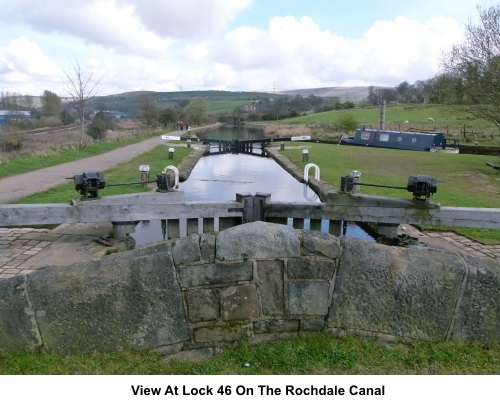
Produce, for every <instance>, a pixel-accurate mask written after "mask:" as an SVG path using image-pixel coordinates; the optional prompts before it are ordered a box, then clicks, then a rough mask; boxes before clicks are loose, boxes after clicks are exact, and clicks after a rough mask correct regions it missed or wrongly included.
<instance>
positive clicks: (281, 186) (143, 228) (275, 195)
mask: <svg viewBox="0 0 500 405" xmlns="http://www.w3.org/2000/svg"><path fill="white" fill-rule="evenodd" d="M228 139H229V138H228ZM250 139H252V138H250ZM253 139H255V138H253ZM179 190H181V191H183V192H184V195H185V198H186V201H234V200H235V199H236V193H250V194H255V193H257V192H260V193H269V194H271V200H272V201H280V202H294V201H296V202H309V203H311V204H317V203H319V198H318V196H317V195H316V193H314V192H313V191H312V190H311V189H310V188H309V187H307V186H306V185H304V184H302V183H300V182H298V181H297V180H296V179H295V178H293V176H291V175H290V174H289V173H288V172H286V171H285V170H284V169H283V168H282V167H281V166H279V165H278V164H277V163H276V162H275V161H274V160H273V159H271V158H266V157H260V156H255V155H247V154H222V155H208V156H205V157H203V158H201V159H200V161H199V162H198V163H197V165H196V166H195V168H194V169H193V171H192V172H191V175H190V176H189V178H188V180H187V181H186V182H184V183H181V184H180V187H179ZM289 223H290V224H291V220H290V221H289ZM308 226H309V224H308V221H305V227H306V228H308ZM322 230H323V231H324V232H327V230H328V222H327V221H323V224H322ZM132 236H133V237H134V238H135V240H136V241H137V243H139V244H141V243H148V242H155V241H159V240H162V237H163V236H162V233H161V225H160V221H151V222H149V223H143V222H141V223H140V224H138V225H137V227H136V232H135V233H134V234H133V235H132ZM347 236H350V237H355V238H362V239H368V240H373V238H372V237H371V236H370V235H368V234H367V233H366V232H365V231H364V230H363V229H361V228H360V227H358V226H357V225H356V224H349V225H348V227H347Z"/></svg>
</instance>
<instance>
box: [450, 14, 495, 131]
mask: <svg viewBox="0 0 500 405" xmlns="http://www.w3.org/2000/svg"><path fill="white" fill-rule="evenodd" d="M477 10H478V13H479V23H478V24H477V25H474V24H472V22H469V23H468V24H467V25H466V26H465V28H466V32H465V40H464V42H463V43H462V44H459V45H455V46H453V47H452V48H451V50H450V51H449V52H446V53H444V54H443V56H442V65H443V67H444V69H445V71H446V72H447V73H449V74H451V75H453V76H454V77H458V78H460V80H461V81H462V86H461V87H462V88H463V94H464V96H463V98H462V107H463V108H464V109H465V110H466V111H467V112H469V113H470V114H471V115H473V116H474V117H476V118H484V119H487V120H489V121H490V122H492V123H494V124H495V125H496V126H497V128H499V129H500V5H497V6H492V7H490V8H488V9H482V8H481V7H479V6H478V7H477Z"/></svg>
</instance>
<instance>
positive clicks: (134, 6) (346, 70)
mask: <svg viewBox="0 0 500 405" xmlns="http://www.w3.org/2000/svg"><path fill="white" fill-rule="evenodd" d="M256 1H257V0H206V1H205V0H203V1H202V0H183V1H182V2H181V1H178V2H177V1H166V0H89V1H81V0H44V1H43V2H40V1H38V0H16V1H12V2H8V3H7V4H5V5H4V6H5V8H4V10H3V11H4V12H2V14H1V15H0V24H1V23H3V26H4V28H2V29H0V35H1V36H2V37H4V38H8V39H6V40H4V41H3V43H5V45H4V46H3V47H0V86H2V88H3V89H5V90H9V91H29V89H38V90H37V91H36V92H34V93H35V94H37V93H39V92H40V91H43V90H44V89H45V88H47V89H50V90H51V91H56V92H59V91H60V89H61V82H62V79H63V74H62V70H61V67H60V66H62V67H63V68H64V69H65V70H66V71H67V70H68V69H71V61H72V60H74V59H75V58H78V59H79V62H80V63H81V65H82V66H83V67H84V68H85V69H87V70H88V71H93V72H94V73H95V76H96V77H103V82H102V84H103V92H104V93H106V94H112V93H118V92H122V91H129V90H155V91H173V90H178V89H179V87H180V86H182V87H183V88H184V89H186V90H187V89H189V90H191V89H210V88H213V89H228V90H261V91H272V90H273V89H274V86H276V88H277V90H285V89H293V88H310V87H325V86H338V85H397V84H399V83H400V82H402V81H404V80H407V81H409V82H414V81H416V80H421V79H427V78H429V77H431V76H432V75H434V74H435V73H437V71H438V69H439V56H440V52H441V49H447V48H449V46H450V45H451V43H457V42H460V40H461V36H462V32H461V27H460V25H459V23H458V22H456V21H455V20H453V19H452V18H444V17H438V16H435V17H431V18H428V19H426V20H421V21H416V20H412V19H411V18H409V17H403V16H400V17H397V18H393V19H391V20H387V21H376V22H374V23H373V24H372V25H371V26H370V27H368V28H367V30H366V31H365V33H364V35H363V36H361V37H358V38H349V37H345V36H340V35H338V34H336V33H335V31H334V28H333V27H330V30H326V29H324V28H322V27H321V26H320V25H318V23H317V19H316V20H315V19H314V18H312V17H306V16H302V17H297V16H282V17H274V18H270V19H269V20H268V21H267V26H261V27H264V28H257V25H247V26H239V27H236V28H234V29H231V30H230V31H228V28H227V27H229V23H230V22H231V21H234V19H235V18H236V16H237V15H238V14H239V13H241V12H242V11H243V10H245V9H246V8H249V7H250V6H251V5H252V3H253V2H256ZM285 11H286V10H285ZM353 23H354V22H353ZM50 86H52V87H50ZM22 89H26V90H22ZM40 89H41V90H40Z"/></svg>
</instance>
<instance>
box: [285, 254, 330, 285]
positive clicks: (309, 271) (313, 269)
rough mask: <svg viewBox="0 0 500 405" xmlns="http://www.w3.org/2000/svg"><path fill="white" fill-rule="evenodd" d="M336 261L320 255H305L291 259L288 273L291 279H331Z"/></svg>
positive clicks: (288, 264)
mask: <svg viewBox="0 0 500 405" xmlns="http://www.w3.org/2000/svg"><path fill="white" fill-rule="evenodd" d="M335 267H336V262H335V260H333V259H328V258H324V257H318V256H304V257H298V258H294V259H289V260H288V263H287V274H288V278H290V279H315V278H320V279H324V280H330V279H331V278H332V277H333V273H334V272H335Z"/></svg>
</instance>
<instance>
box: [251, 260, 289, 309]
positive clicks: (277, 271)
mask: <svg viewBox="0 0 500 405" xmlns="http://www.w3.org/2000/svg"><path fill="white" fill-rule="evenodd" d="M283 273H284V264H283V261H282V260H260V261H258V262H257V275H258V285H259V292H260V300H261V306H262V314H263V315H264V316H278V315H284V313H285V308H284V295H283Z"/></svg>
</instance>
